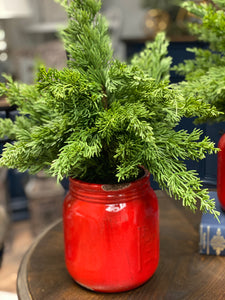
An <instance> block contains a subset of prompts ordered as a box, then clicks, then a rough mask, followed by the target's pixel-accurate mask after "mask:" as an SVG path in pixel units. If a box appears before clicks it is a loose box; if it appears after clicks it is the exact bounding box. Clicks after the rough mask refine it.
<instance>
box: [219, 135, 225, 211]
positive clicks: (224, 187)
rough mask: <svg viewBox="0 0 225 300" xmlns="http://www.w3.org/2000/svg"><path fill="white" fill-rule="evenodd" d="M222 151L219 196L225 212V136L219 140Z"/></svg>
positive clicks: (220, 155)
mask: <svg viewBox="0 0 225 300" xmlns="http://www.w3.org/2000/svg"><path fill="white" fill-rule="evenodd" d="M218 147H219V148H220V149H221V151H219V152H218V154H217V157H218V159H217V195H218V199H219V202H220V205H221V208H222V209H223V210H225V134H223V135H222V137H221V138H220V140H219V144H218Z"/></svg>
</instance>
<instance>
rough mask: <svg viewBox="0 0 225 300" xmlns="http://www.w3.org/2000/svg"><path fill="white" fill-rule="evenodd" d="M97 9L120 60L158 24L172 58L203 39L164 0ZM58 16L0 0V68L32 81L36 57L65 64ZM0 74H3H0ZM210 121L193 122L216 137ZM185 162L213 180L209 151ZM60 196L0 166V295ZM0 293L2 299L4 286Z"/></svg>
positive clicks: (0, 105)
mask: <svg viewBox="0 0 225 300" xmlns="http://www.w3.org/2000/svg"><path fill="white" fill-rule="evenodd" d="M102 13H103V14H104V15H105V16H106V18H107V19H108V22H109V32H110V35H111V38H112V43H113V48H114V53H115V56H116V57H118V58H120V59H122V60H129V58H130V57H131V56H132V55H133V54H134V53H136V52H139V51H140V50H141V49H143V47H144V45H145V43H146V42H147V41H151V40H153V39H154V37H155V35H156V34H157V32H159V31H166V32H167V35H168V37H169V39H170V41H171V42H170V46H169V55H171V56H172V57H173V64H177V63H179V62H182V61H183V60H184V59H188V58H192V54H191V53H189V52H187V51H186V48H187V47H193V46H198V47H202V48H205V47H207V45H206V44H204V43H202V42H199V41H198V40H197V39H196V38H195V37H193V36H191V35H190V34H189V33H188V30H187V28H186V23H187V22H189V21H191V22H192V21H193V22H198V20H197V19H196V17H195V16H193V15H190V14H188V13H187V12H186V11H185V10H184V9H182V8H180V7H179V6H178V5H175V4H174V2H173V1H172V0H122V1H121V0H103V5H102ZM66 23H67V16H66V14H65V12H64V11H63V9H62V8H61V6H60V5H59V4H57V3H55V2H54V0H0V74H2V73H3V72H4V73H10V74H12V75H13V78H14V79H16V80H19V81H22V82H25V83H32V82H33V80H34V75H33V73H34V68H35V63H36V61H43V62H44V63H45V64H46V65H47V66H48V67H56V68H63V67H64V66H66V54H65V51H64V49H63V46H62V43H61V42H60V40H59V39H58V34H57V30H58V29H59V28H62V27H65V26H66ZM180 80H182V78H181V77H179V76H177V75H176V74H175V73H173V72H171V82H178V81H180ZM0 81H3V77H1V76H0ZM16 114H17V111H16V108H15V107H9V106H8V105H7V103H6V101H5V99H4V97H2V98H1V99H0V117H1V118H12V119H14V118H15V116H16ZM215 126H217V125H214V126H211V125H202V126H201V128H202V129H203V130H204V133H205V134H207V135H210V137H211V138H212V139H213V140H215V141H216V142H217V141H218V139H219V135H220V131H221V128H220V125H219V127H218V128H217V127H216V128H215ZM180 128H186V129H188V130H191V129H192V128H193V124H192V120H183V121H182V124H181V125H180ZM180 128H179V129H180ZM6 141H7V137H6V138H5V139H4V140H1V141H0V153H1V151H2V147H3V146H4V143H5V142H6ZM188 164H189V165H188V167H189V168H194V169H196V170H197V171H198V172H199V174H200V176H201V178H202V179H203V181H204V183H205V185H206V186H209V187H215V186H216V157H209V158H207V159H206V160H205V161H204V162H200V163H198V164H197V163H188ZM153 186H154V188H157V185H155V184H153ZM49 190H51V192H50V193H49V192H48V193H47V191H49ZM46 195H47V196H46ZM64 196H65V190H64V189H63V188H62V187H61V186H59V185H57V184H56V182H55V179H49V178H46V177H45V176H44V175H43V174H39V175H38V176H35V177H31V176H29V175H28V174H27V173H25V174H21V173H18V172H17V171H16V170H6V169H0V207H1V208H3V209H2V212H1V209H0V228H2V230H1V231H2V232H1V231H0V249H1V250H0V251H2V252H0V253H3V246H4V254H3V262H2V267H1V269H0V299H6V298H3V293H2V294H1V291H5V292H11V293H12V295H11V297H14V298H12V299H16V296H15V292H16V273H17V270H18V266H19V263H20V261H21V258H22V256H23V254H24V252H25V251H26V250H27V248H28V247H29V245H30V244H31V242H32V241H33V239H34V238H35V236H37V235H38V234H39V233H40V232H41V231H42V230H44V228H45V227H46V226H48V225H49V223H51V222H53V221H54V220H56V219H57V218H58V217H60V216H61V205H62V202H63V198H64ZM4 228H5V230H4ZM13 294H14V295H13ZM4 296H5V297H8V298H7V299H10V294H4Z"/></svg>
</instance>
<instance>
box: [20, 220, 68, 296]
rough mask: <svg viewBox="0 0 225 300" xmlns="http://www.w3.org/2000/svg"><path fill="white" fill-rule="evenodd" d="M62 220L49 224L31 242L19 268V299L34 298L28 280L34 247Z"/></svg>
mask: <svg viewBox="0 0 225 300" xmlns="http://www.w3.org/2000/svg"><path fill="white" fill-rule="evenodd" d="M61 222H62V219H61V218H60V219H58V220H56V221H55V222H54V223H52V224H51V225H49V226H48V227H47V228H46V229H45V230H44V231H43V232H42V233H41V234H40V235H38V236H37V237H36V239H35V240H34V242H33V243H32V244H31V246H30V247H29V249H28V250H27V252H26V253H25V254H24V256H23V258H22V260H21V263H20V266H19V270H18V273H17V285H16V289H17V296H18V299H19V300H32V299H33V298H32V295H31V293H30V290H29V286H28V282H27V264H28V261H29V260H30V257H31V255H32V254H33V251H34V249H35V248H36V246H37V244H38V243H39V242H40V241H41V240H42V238H44V236H45V235H46V233H47V232H49V231H50V230H51V229H52V228H54V227H55V226H57V225H58V224H60V223H61Z"/></svg>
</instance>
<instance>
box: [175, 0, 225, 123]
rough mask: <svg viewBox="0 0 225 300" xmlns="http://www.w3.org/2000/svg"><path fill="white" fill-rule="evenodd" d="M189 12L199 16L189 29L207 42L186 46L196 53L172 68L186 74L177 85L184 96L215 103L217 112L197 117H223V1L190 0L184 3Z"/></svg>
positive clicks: (203, 119)
mask: <svg viewBox="0 0 225 300" xmlns="http://www.w3.org/2000/svg"><path fill="white" fill-rule="evenodd" d="M183 7H185V8H186V9H187V10H188V11H189V12H191V13H193V14H195V15H196V16H197V17H199V22H198V23H194V24H189V27H190V30H191V32H192V33H193V34H195V35H197V36H198V37H199V39H200V40H202V41H204V42H206V43H208V45H209V48H208V49H200V48H193V49H188V51H191V52H193V53H194V54H195V58H194V59H192V60H186V61H185V62H184V63H183V64H180V65H178V66H176V67H175V68H174V69H175V70H176V71H177V72H179V73H180V74H182V75H184V76H185V81H183V82H182V83H181V85H180V87H181V89H182V92H183V93H184V95H185V96H187V95H192V96H193V97H196V99H200V100H203V101H205V102H206V103H209V104H210V105H212V106H215V107H216V108H217V109H218V111H220V112H221V113H220V114H219V115H215V116H212V117H211V118H208V117H204V116H202V117H200V118H199V119H198V121H201V122H203V121H224V120H225V114H224V113H225V56H224V55H225V35H224V32H225V2H224V0H213V1H211V3H210V2H208V3H207V2H206V3H201V4H196V3H194V2H193V1H186V2H184V3H183Z"/></svg>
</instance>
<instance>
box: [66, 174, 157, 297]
mask: <svg viewBox="0 0 225 300" xmlns="http://www.w3.org/2000/svg"><path fill="white" fill-rule="evenodd" d="M63 219H64V238H65V260H66V266H67V269H68V271H69V273H70V275H71V276H72V277H73V279H74V280H75V281H76V282H77V283H79V284H81V285H82V286H84V287H86V288H88V289H91V290H94V291H99V292H108V293H110V292H121V291H126V290H130V289H133V288H136V287H138V286H140V285H141V284H143V283H144V282H145V281H147V280H148V279H149V278H150V277H151V276H152V275H153V273H154V272H155V270H156V268H157V265H158V260H159V225H158V201H157V197H156V195H155V193H154V191H153V189H152V188H151V187H150V183H149V173H147V172H146V174H145V176H144V177H142V178H141V179H139V180H137V181H134V182H132V183H130V184H121V185H119V184H118V185H113V186H111V185H100V184H89V183H85V182H82V181H79V180H74V179H70V190H69V193H68V194H67V196H66V198H65V202H64V216H63Z"/></svg>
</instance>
